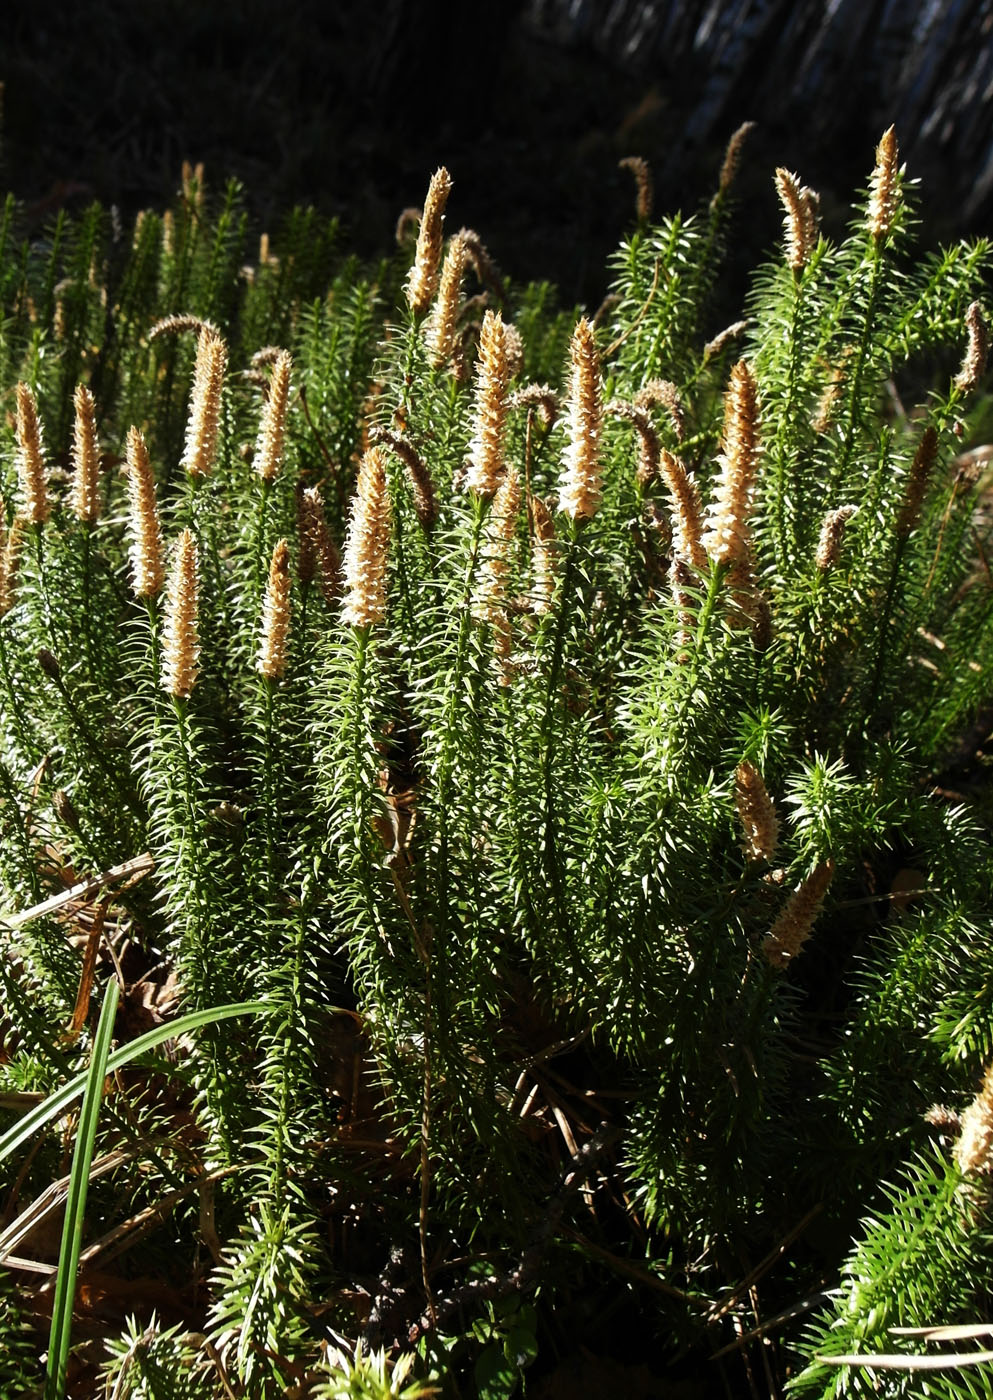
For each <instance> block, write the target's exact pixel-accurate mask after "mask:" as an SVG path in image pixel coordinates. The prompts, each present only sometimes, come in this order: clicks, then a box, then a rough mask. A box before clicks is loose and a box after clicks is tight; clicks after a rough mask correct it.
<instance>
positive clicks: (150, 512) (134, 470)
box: [125, 428, 165, 598]
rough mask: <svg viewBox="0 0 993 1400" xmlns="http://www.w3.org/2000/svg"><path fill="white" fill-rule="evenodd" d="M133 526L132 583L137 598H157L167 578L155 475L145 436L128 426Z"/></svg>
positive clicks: (130, 503) (126, 451)
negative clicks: (156, 497)
mask: <svg viewBox="0 0 993 1400" xmlns="http://www.w3.org/2000/svg"><path fill="white" fill-rule="evenodd" d="M125 453H126V459H125V460H126V462H127V474H128V503H129V511H130V530H131V587H132V590H133V591H134V595H135V597H136V598H154V597H155V596H156V595H157V594H158V593H160V592H161V590H162V585H163V583H164V582H165V566H164V564H163V559H162V531H161V527H160V525H159V508H158V503H157V501H156V499H155V475H154V473H153V471H152V464H151V462H150V461H149V458H148V448H147V447H146V446H145V439H144V438H143V437H142V435H141V433H140V432H139V431H138V429H137V428H130V429H129V430H128V438H127V446H126V448H125Z"/></svg>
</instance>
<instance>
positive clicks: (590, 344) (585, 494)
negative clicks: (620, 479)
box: [559, 316, 603, 520]
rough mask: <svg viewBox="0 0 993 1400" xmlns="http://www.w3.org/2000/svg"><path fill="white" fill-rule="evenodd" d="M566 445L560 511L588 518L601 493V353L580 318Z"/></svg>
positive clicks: (573, 353) (572, 365) (572, 346)
mask: <svg viewBox="0 0 993 1400" xmlns="http://www.w3.org/2000/svg"><path fill="white" fill-rule="evenodd" d="M565 416H566V438H567V441H566V448H565V453H564V456H563V469H562V474H561V476H560V478H559V510H560V511H561V512H562V513H563V514H564V515H567V516H568V517H569V519H570V520H589V519H590V517H591V516H593V515H595V514H596V511H597V508H598V506H599V504H600V495H601V463H600V434H601V419H602V416H603V415H602V410H601V407H600V356H599V354H598V353H597V348H596V339H595V337H594V334H593V327H592V326H591V325H590V323H589V321H588V320H587V319H586V317H585V316H583V317H581V319H580V320H579V322H578V324H577V326H576V329H575V330H574V331H573V334H572V341H571V342H570V346H569V390H568V394H567V397H566V405H565Z"/></svg>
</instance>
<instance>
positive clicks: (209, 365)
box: [182, 327, 228, 477]
mask: <svg viewBox="0 0 993 1400" xmlns="http://www.w3.org/2000/svg"><path fill="white" fill-rule="evenodd" d="M227 360H228V351H227V346H226V345H225V343H224V341H223V340H222V339H221V338H220V336H217V335H214V333H213V332H212V331H210V330H208V329H207V328H206V327H204V328H203V329H202V330H201V331H200V335H199V337H198V339H197V358H196V366H195V368H194V371H193V388H192V391H191V394H190V416H189V420H188V422H187V425H186V448H185V451H184V452H183V460H182V466H183V467H184V468H185V469H186V471H188V472H189V474H190V476H194V477H202V476H207V475H208V474H209V473H210V471H211V470H212V469H213V466H214V457H215V455H216V453H217V437H218V430H219V428H220V421H221V391H222V389H223V387H224V371H225V369H226V367H227Z"/></svg>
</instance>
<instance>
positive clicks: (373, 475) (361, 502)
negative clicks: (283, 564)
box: [341, 447, 391, 627]
mask: <svg viewBox="0 0 993 1400" xmlns="http://www.w3.org/2000/svg"><path fill="white" fill-rule="evenodd" d="M390 523H391V510H390V496H389V491H388V489H387V484H386V467H385V465H384V463H383V454H382V452H381V451H380V449H379V448H378V447H370V448H369V450H368V451H367V452H366V453H365V455H364V456H363V458H362V462H361V464H360V466H359V477H358V482H357V484H356V487H355V496H354V499H353V501H352V513H351V517H350V519H349V522H348V534H347V537H346V539H345V600H344V604H343V606H342V611H341V615H342V618H343V620H344V621H345V622H347V623H349V624H350V625H351V626H352V627H371V626H374V625H375V624H376V623H377V622H382V620H383V618H384V617H385V616H386V557H387V550H388V548H389V542H390Z"/></svg>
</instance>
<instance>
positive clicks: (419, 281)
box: [407, 166, 452, 316]
mask: <svg viewBox="0 0 993 1400" xmlns="http://www.w3.org/2000/svg"><path fill="white" fill-rule="evenodd" d="M451 188H452V179H451V176H450V175H449V173H448V171H447V170H446V169H445V167H444V166H441V167H440V169H438V170H436V171H435V172H434V174H433V175H432V176H431V182H430V184H429V185H428V193H427V198H426V199H425V201H424V213H423V214H422V215H421V226H420V228H419V229H418V232H417V248H416V250H415V252H414V265H413V267H412V268H411V269H410V276H409V278H408V280H407V302H408V304H409V306H410V309H411V311H413V313H414V315H415V316H421V315H423V314H424V312H425V311H427V309H428V307H429V306H430V305H431V302H432V300H433V298H434V294H435V292H436V291H437V289H438V269H439V265H440V263H441V246H442V225H443V223H444V218H445V205H446V203H447V202H448V196H449V193H450V192H451Z"/></svg>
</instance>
